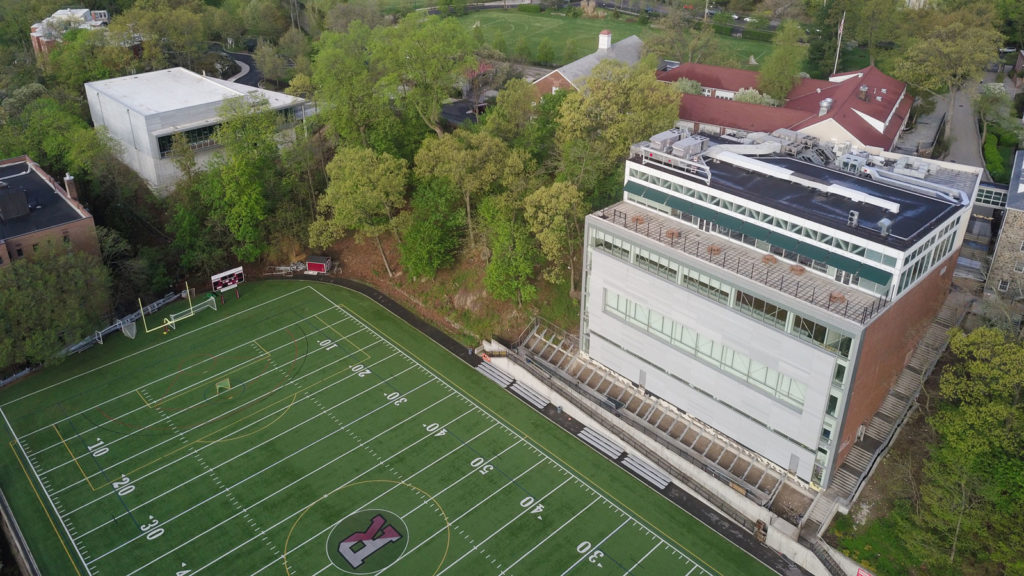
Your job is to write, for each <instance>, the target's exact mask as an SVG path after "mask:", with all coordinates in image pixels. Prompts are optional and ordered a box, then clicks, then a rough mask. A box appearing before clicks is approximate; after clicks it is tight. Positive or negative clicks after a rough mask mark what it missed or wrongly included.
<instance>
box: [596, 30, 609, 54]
mask: <svg viewBox="0 0 1024 576" xmlns="http://www.w3.org/2000/svg"><path fill="white" fill-rule="evenodd" d="M611 47H612V31H611V30H601V35H600V36H598V37H597V49H598V50H608V49H609V48H611Z"/></svg>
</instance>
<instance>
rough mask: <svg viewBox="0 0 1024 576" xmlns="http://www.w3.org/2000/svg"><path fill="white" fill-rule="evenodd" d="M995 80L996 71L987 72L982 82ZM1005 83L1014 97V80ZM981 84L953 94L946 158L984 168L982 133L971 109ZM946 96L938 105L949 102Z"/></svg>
mask: <svg viewBox="0 0 1024 576" xmlns="http://www.w3.org/2000/svg"><path fill="white" fill-rule="evenodd" d="M995 80H996V73H995V72H985V75H984V77H983V79H982V82H983V83H989V82H995ZM1004 85H1005V86H1006V91H1007V93H1008V94H1010V96H1011V97H1012V96H1013V95H1014V94H1015V93H1016V91H1015V88H1014V86H1013V81H1012V80H1010V79H1009V78H1006V79H1005V80H1004ZM981 86H982V84H981V83H979V84H975V85H969V86H966V87H965V88H964V89H963V90H960V91H959V92H957V93H956V94H955V95H954V96H953V98H954V100H953V114H952V116H951V119H950V130H951V136H952V137H951V140H952V141H951V142H950V145H949V151H948V152H946V156H945V157H944V158H943V159H944V160H950V161H953V162H956V163H958V164H966V165H968V166H978V167H982V168H984V166H985V161H984V159H983V157H982V155H981V134H979V133H978V123H977V122H976V121H975V117H974V111H973V110H972V109H971V100H972V99H973V98H974V96H975V95H976V94H977V93H978V90H979V89H980V88H981ZM946 98H948V96H946V97H943V99H942V101H941V102H939V103H938V106H946V103H947V102H948V100H946ZM985 179H986V180H991V177H990V176H989V174H988V172H985Z"/></svg>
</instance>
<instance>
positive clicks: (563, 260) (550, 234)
mask: <svg viewBox="0 0 1024 576" xmlns="http://www.w3.org/2000/svg"><path fill="white" fill-rule="evenodd" d="M524 207H525V209H526V221H527V223H529V225H530V230H531V231H532V232H533V235H534V236H535V237H536V238H537V242H538V243H539V244H540V249H541V252H543V253H544V256H545V258H547V260H548V263H549V266H548V269H547V271H546V272H545V274H544V277H545V278H547V280H548V281H549V282H552V283H554V284H561V283H562V282H564V281H565V279H566V278H567V277H568V279H569V293H570V294H575V293H576V270H577V266H578V263H579V255H580V251H581V248H582V246H583V219H584V218H585V217H586V215H587V208H586V204H585V202H584V201H583V194H582V193H581V192H580V191H579V189H577V188H576V187H575V186H573V185H572V184H570V183H568V182H555V183H554V184H551V185H550V186H545V187H543V188H540V189H538V190H537V191H535V192H534V193H532V194H530V195H529V196H527V197H526V200H525V202H524Z"/></svg>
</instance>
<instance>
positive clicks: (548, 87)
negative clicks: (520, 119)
mask: <svg viewBox="0 0 1024 576" xmlns="http://www.w3.org/2000/svg"><path fill="white" fill-rule="evenodd" d="M533 86H534V87H535V88H536V89H537V97H538V98H543V97H544V96H546V95H548V94H551V93H552V91H554V90H573V91H575V90H576V88H574V87H573V85H572V84H571V83H570V82H569V81H568V80H566V79H565V76H562V74H561V73H560V72H557V71H556V72H552V73H551V74H548V75H547V76H545V77H543V78H541V79H540V80H537V81H536V82H534V84H533Z"/></svg>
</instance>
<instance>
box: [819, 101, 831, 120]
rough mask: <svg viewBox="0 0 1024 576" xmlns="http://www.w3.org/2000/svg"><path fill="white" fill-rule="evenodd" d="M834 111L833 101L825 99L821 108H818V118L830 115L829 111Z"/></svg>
mask: <svg viewBox="0 0 1024 576" xmlns="http://www.w3.org/2000/svg"><path fill="white" fill-rule="evenodd" d="M831 109H832V99H831V98H825V99H824V100H822V101H821V107H820V108H818V116H824V115H825V114H828V111H829V110H831Z"/></svg>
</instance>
